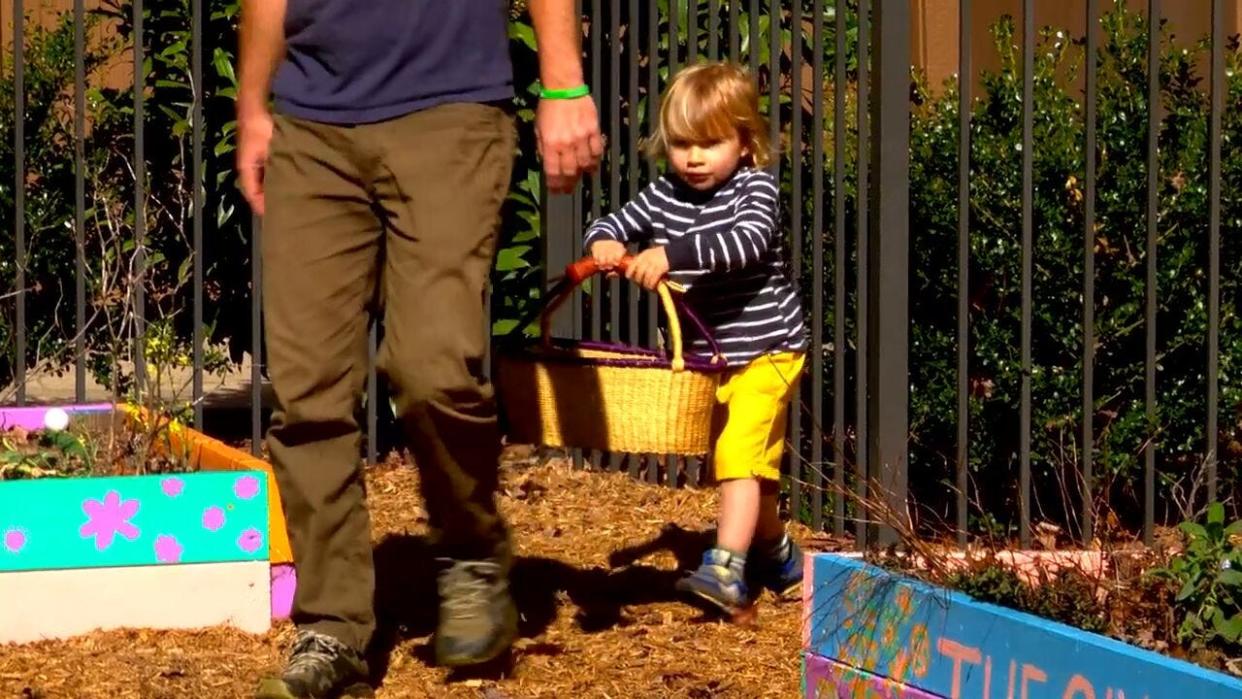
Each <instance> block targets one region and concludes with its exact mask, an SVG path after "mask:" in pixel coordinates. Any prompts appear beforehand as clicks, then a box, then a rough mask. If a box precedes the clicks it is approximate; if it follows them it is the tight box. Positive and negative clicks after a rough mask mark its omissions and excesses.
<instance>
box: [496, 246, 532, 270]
mask: <svg viewBox="0 0 1242 699" xmlns="http://www.w3.org/2000/svg"><path fill="white" fill-rule="evenodd" d="M530 249H531V247H530V246H529V245H515V246H513V247H508V248H505V249H503V250H501V251H500V254H498V255H497V256H496V271H497V272H512V271H513V270H517V269H525V268H527V267H530V263H529V262H527V261H526V260H524V259H522V255H523V253H526V252H528V251H530Z"/></svg>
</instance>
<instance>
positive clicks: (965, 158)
mask: <svg viewBox="0 0 1242 699" xmlns="http://www.w3.org/2000/svg"><path fill="white" fill-rule="evenodd" d="M972 11H973V8H972V7H971V2H970V0H960V2H959V5H958V18H957V21H958V32H957V35H958V47H957V86H958V94H957V139H958V140H957V508H956V509H957V544H958V546H960V547H962V548H965V547H966V537H967V533H968V527H969V525H970V521H969V507H970V480H969V472H968V470H967V469H968V467H969V458H970V444H969V439H970V359H969V353H970V117H971V89H972V88H973V87H974V80H975V72H974V68H973V66H972V65H971V55H970V53H971V52H970V40H971V21H970V20H971V12H972Z"/></svg>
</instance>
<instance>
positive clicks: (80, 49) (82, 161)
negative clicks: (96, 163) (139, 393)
mask: <svg viewBox="0 0 1242 699" xmlns="http://www.w3.org/2000/svg"><path fill="white" fill-rule="evenodd" d="M73 162H74V163H75V165H76V168H75V170H76V172H74V174H73V237H74V247H75V254H74V275H73V297H74V304H73V305H74V339H73V398H74V400H75V401H76V402H78V403H84V402H86V3H85V2H84V1H83V0H73Z"/></svg>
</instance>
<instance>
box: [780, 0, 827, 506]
mask: <svg viewBox="0 0 1242 699" xmlns="http://www.w3.org/2000/svg"><path fill="white" fill-rule="evenodd" d="M773 5H774V6H776V10H777V13H779V3H777V2H773ZM778 30H779V27H778ZM776 36H777V38H778V39H779V37H780V31H777V32H776ZM775 48H777V49H778V51H776V52H775V54H776V56H777V60H776V61H774V62H773V66H774V70H773V71H772V75H773V77H774V78H775V77H778V76H780V74H781V70H780V58H779V57H780V53H781V52H780V50H779V49H780V43H779V41H778V42H777V44H776V46H775ZM789 56H790V61H789V91H790V98H791V99H790V100H789V103H790V111H791V114H790V120H789V174H790V176H791V183H790V185H791V188H792V190H793V191H792V196H791V201H790V207H789V208H790V212H789V228H790V233H791V235H790V243H791V244H792V248H791V249H792V250H793V255H792V257H793V259H792V260H791V266H790V267H791V270H792V272H793V278H794V283H795V284H797V283H799V282H800V281H801V279H802V242H803V241H802V196H803V191H802V138H803V133H802V0H794V1H793V4H791V5H790V6H789ZM779 88H780V85H779V83H777V89H778V92H777V94H778V95H779V94H780V93H779ZM774 112H775V114H777V115H779V114H780V102H779V101H778V102H777V103H776V104H775V110H774ZM777 133H778V135H779V131H778V132H777ZM817 211H818V209H817ZM813 235H814V236H816V237H817V238H818V236H819V229H818V228H816V229H815V231H814V232H813ZM814 264H815V266H817V267H818V266H819V262H818V261H815V262H814ZM816 324H817V325H818V322H817V323H816ZM814 349H815V348H812V350H814ZM791 412H792V413H793V414H792V415H790V420H789V442H790V450H789V454H790V457H791V458H790V459H789V475H790V478H791V479H792V480H793V486H792V487H791V488H790V491H789V508H790V510H792V511H793V512H794V513H795V516H797V513H799V512H801V511H802V510H801V506H802V485H801V484H802V480H803V476H802V381H801V380H798V381H797V383H796V384H795V386H794V398H793V401H792V410H791ZM818 468H819V464H818V462H816V463H814V464H813V465H812V469H818Z"/></svg>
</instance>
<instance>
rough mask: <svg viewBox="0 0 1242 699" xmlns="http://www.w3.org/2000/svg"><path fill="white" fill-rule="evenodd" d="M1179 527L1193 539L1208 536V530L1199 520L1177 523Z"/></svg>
mask: <svg viewBox="0 0 1242 699" xmlns="http://www.w3.org/2000/svg"><path fill="white" fill-rule="evenodd" d="M1177 527H1178V529H1181V530H1182V532H1183V533H1184V534H1186V536H1189V537H1190V538H1192V539H1206V538H1208V533H1207V530H1206V529H1204V528H1203V525H1202V524H1199V523H1197V522H1182V523H1181V524H1179V525H1177Z"/></svg>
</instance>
